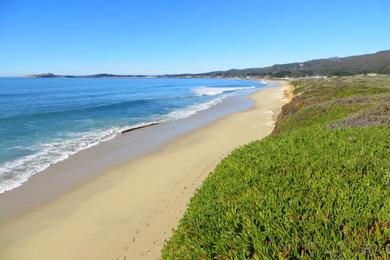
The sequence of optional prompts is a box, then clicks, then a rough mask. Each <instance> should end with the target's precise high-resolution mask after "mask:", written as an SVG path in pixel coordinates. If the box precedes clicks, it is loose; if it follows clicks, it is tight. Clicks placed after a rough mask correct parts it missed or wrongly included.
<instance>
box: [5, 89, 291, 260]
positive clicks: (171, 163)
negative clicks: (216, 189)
mask: <svg viewBox="0 0 390 260" xmlns="http://www.w3.org/2000/svg"><path fill="white" fill-rule="evenodd" d="M287 88H288V84H287V83H286V82H280V84H279V85H278V86H277V87H273V88H267V89H262V90H260V91H258V92H256V93H255V94H253V95H252V96H251V99H253V100H254V105H253V106H252V108H250V109H247V110H245V111H243V112H239V113H234V114H231V115H228V116H226V117H224V118H222V119H219V120H217V121H215V122H212V123H209V124H207V125H206V126H202V127H200V128H198V129H196V130H194V131H191V132H190V133H187V134H185V135H183V136H181V137H180V138H178V139H175V140H172V141H170V142H169V143H168V144H165V145H163V146H162V147H160V148H158V149H157V150H156V151H154V152H151V153H147V154H146V155H143V156H141V157H139V158H135V159H133V160H130V161H128V162H126V163H123V164H121V165H120V166H118V167H115V168H113V169H110V170H107V171H106V172H105V173H104V174H99V175H98V176H94V178H91V179H89V180H88V181H87V182H85V183H84V184H83V185H80V186H78V187H77V188H75V189H72V190H70V191H67V192H66V193H65V194H63V195H61V196H59V197H58V198H56V199H54V200H52V201H50V202H48V203H45V204H44V205H41V206H39V207H38V208H36V209H34V210H30V211H29V212H27V213H24V214H22V215H21V216H20V217H18V218H17V219H14V220H12V221H7V222H5V223H2V224H1V223H0V259H18V260H20V259H158V258H159V256H160V251H161V248H162V246H163V244H164V241H165V240H166V239H167V238H169V236H170V234H171V232H172V229H173V228H175V226H176V225H177V223H178V221H179V219H180V217H181V216H182V215H183V213H184V212H185V209H186V205H187V203H188V202H189V201H190V198H191V197H192V196H193V195H194V192H195V191H196V189H197V188H199V187H200V186H201V184H202V182H203V180H204V179H205V178H206V177H207V175H208V174H209V173H210V171H212V170H213V169H214V167H215V166H216V165H217V164H218V162H219V161H220V160H221V159H223V158H224V157H225V156H226V155H228V154H229V153H230V152H231V151H232V150H233V149H235V148H237V147H239V146H241V145H244V144H246V143H248V142H251V141H253V140H256V139H260V138H263V137H265V136H266V135H268V134H269V133H270V132H271V131H272V130H273V127H274V122H275V119H276V117H277V115H278V113H279V111H280V108H281V106H282V105H283V104H284V103H285V102H287V97H286V93H285V91H286V89H287Z"/></svg>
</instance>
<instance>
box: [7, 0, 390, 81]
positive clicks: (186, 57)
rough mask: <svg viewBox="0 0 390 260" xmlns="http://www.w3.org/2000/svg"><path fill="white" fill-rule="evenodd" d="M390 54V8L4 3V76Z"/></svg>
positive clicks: (81, 0) (344, 3) (334, 0)
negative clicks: (386, 51)
mask: <svg viewBox="0 0 390 260" xmlns="http://www.w3.org/2000/svg"><path fill="white" fill-rule="evenodd" d="M385 49H390V1H389V0H365V1H362V0H289V1H288V0H285V1H281V0H279V1H278V0H272V1H271V0H268V1H262V0H257V1H256V0H234V1H231V0H224V1H222V0H177V1H170V0H165V1H163V0H160V1H159V0H128V1H124V0H123V1H119V0H118V1H117V0H110V1H108V0H107V1H100V0H94V1H92V0H90V1H88V0H77V1H75V0H52V1H50V0H47V1H43V0H0V75H1V76H18V75H26V74H33V73H45V72H53V73H56V74H74V75H80V74H94V73H102V72H107V73H118V74H136V73H142V74H157V73H182V72H206V71H212V70H223V69H230V68H248V67H261V66H267V65H272V64H274V63H287V62H293V61H304V60H308V59H314V58H327V57H334V56H340V57H341V56H348V55H355V54H363V53H371V52H376V51H379V50H385Z"/></svg>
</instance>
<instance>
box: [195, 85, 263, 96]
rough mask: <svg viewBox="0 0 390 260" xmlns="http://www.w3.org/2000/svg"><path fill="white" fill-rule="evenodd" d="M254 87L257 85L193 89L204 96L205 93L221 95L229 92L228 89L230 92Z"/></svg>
mask: <svg viewBox="0 0 390 260" xmlns="http://www.w3.org/2000/svg"><path fill="white" fill-rule="evenodd" d="M254 88H256V87H255V86H251V87H224V88H216V87H199V88H196V89H193V90H192V91H193V92H194V93H195V94H197V95H199V96H203V95H207V96H215V95H219V94H222V93H224V92H227V91H229V92H230V91H238V90H245V89H254Z"/></svg>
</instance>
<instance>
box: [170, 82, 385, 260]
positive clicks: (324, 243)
mask: <svg viewBox="0 0 390 260" xmlns="http://www.w3.org/2000/svg"><path fill="white" fill-rule="evenodd" d="M292 84H293V85H295V86H296V88H295V90H294V94H295V97H294V99H293V100H292V102H290V103H289V104H287V105H285V106H284V107H283V110H282V112H281V114H280V116H279V118H278V122H277V126H276V128H275V131H274V133H273V134H272V135H270V136H269V137H267V138H265V139H263V140H260V141H256V142H253V143H250V144H248V145H245V146H243V147H241V148H239V149H236V150H235V151H234V152H233V153H231V154H230V155H229V156H228V157H227V158H225V159H224V160H223V161H222V162H221V163H220V164H219V165H218V166H217V168H216V169H215V170H214V172H212V173H211V174H210V175H209V177H208V178H207V180H206V181H205V182H204V184H203V186H202V187H201V188H200V189H199V190H198V191H197V192H196V194H195V196H194V197H193V199H192V200H191V202H190V204H189V207H188V209H187V211H186V213H185V215H184V217H183V218H182V219H181V221H180V224H179V226H178V227H177V229H176V230H175V231H174V234H173V236H172V238H171V239H170V240H169V241H167V243H166V245H165V247H164V249H163V259H275V258H279V259H286V258H292V259H294V258H304V259H309V258H310V259H311V258H318V259H319V258H321V259H323V258H332V259H355V258H357V257H360V258H370V259H371V258H378V259H389V257H390V77H389V76H377V77H364V76H354V77H335V78H330V79H305V80H299V81H294V82H292Z"/></svg>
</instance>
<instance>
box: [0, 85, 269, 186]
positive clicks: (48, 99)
mask: <svg viewBox="0 0 390 260" xmlns="http://www.w3.org/2000/svg"><path fill="white" fill-rule="evenodd" d="M264 86H265V84H263V83H261V82H259V81H246V80H226V79H168V78H0V148H1V149H0V193H2V192H5V191H7V190H11V189H13V188H15V187H18V186H20V185H21V184H22V183H24V182H26V181H27V180H28V178H29V177H31V176H32V175H34V174H36V173H38V172H40V171H42V170H44V169H46V168H47V167H49V166H50V165H52V164H55V163H57V162H59V161H62V160H64V159H66V158H68V157H69V156H71V155H73V154H75V153H77V152H79V151H81V150H83V149H87V148H89V147H91V146H94V145H97V144H98V143H100V142H103V141H106V140H110V139H112V138H114V137H115V136H117V135H118V134H120V133H121V132H122V131H124V130H126V129H129V128H132V127H137V126H143V125H147V124H150V123H157V122H164V121H170V120H177V119H182V118H186V117H189V116H191V115H193V114H195V113H197V112H199V111H202V110H205V109H208V108H210V107H212V106H214V105H216V104H218V103H219V102H221V101H223V100H224V99H225V98H227V97H229V96H232V95H245V94H249V93H251V92H253V91H254V90H255V89H258V88H262V87H264Z"/></svg>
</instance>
